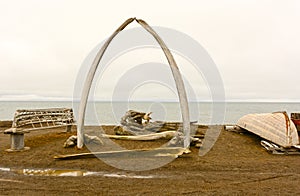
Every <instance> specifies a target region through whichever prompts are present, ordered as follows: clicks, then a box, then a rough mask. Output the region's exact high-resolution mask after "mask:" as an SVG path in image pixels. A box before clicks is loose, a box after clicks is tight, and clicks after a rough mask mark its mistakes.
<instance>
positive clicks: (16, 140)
mask: <svg viewBox="0 0 300 196" xmlns="http://www.w3.org/2000/svg"><path fill="white" fill-rule="evenodd" d="M29 149H30V148H29V147H25V146H24V133H12V134H10V149H7V150H6V151H7V152H15V151H23V150H29Z"/></svg>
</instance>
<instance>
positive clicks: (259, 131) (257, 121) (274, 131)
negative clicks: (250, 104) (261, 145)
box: [237, 112, 299, 148]
mask: <svg viewBox="0 0 300 196" xmlns="http://www.w3.org/2000/svg"><path fill="white" fill-rule="evenodd" d="M237 125H238V126H239V127H241V128H243V129H246V130H248V131H250V132H252V133H254V134H256V135H258V136H260V137H262V138H264V139H266V140H269V141H271V142H273V143H275V144H277V145H280V146H282V147H284V148H290V147H292V146H295V145H298V144H299V136H298V133H297V129H296V127H295V125H294V123H293V122H292V121H291V120H290V119H289V117H288V114H287V113H286V112H274V113H265V114H248V115H245V116H243V117H242V118H240V119H239V120H238V122H237Z"/></svg>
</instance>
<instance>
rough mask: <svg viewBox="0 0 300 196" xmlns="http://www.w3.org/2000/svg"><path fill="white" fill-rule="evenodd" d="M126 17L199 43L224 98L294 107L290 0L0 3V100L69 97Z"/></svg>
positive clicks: (295, 59) (295, 53)
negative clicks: (84, 67) (90, 59)
mask: <svg viewBox="0 0 300 196" xmlns="http://www.w3.org/2000/svg"><path fill="white" fill-rule="evenodd" d="M129 17H137V18H141V19H144V20H145V21H147V22H148V23H149V24H150V25H153V26H162V27H168V28H172V29H175V30H177V31H180V32H184V33H186V34H187V35H189V36H190V37H192V38H194V39H195V40H196V41H197V42H198V43H200V44H201V45H202V46H203V47H204V48H205V49H206V50H207V52H208V53H209V54H210V56H211V57H212V59H213V60H214V62H215V64H216V65H217V68H218V70H219V72H220V75H221V77H222V79H223V83H224V88H225V93H226V99H227V100H262V101H268V100H274V101H300V25H299V21H300V1H298V0H288V1H285V0H273V1H271V0H257V1H255V0H243V1H240V0H235V1H233V0H220V1H216V0H210V1H199V0H191V1H174V0H173V1H168V0H164V1H162V0H159V1H157V0H152V1H140V0H136V1H131V0H126V1H113V0H110V1H100V0H97V1H90V0H89V1H83V0H82V1H74V0H72V1H71V0H70V1H63V0H57V1H55V0H51V1H50V0H48V1H46V0H44V1H41V0H36V1H33V0H26V1H22V0H19V1H15V0H0V100H13V99H15V100H36V99H41V98H42V99H49V100H51V99H52V100H67V99H72V96H73V89H74V84H75V79H76V76H77V74H78V71H79V70H80V67H81V64H82V62H83V61H84V59H85V57H86V56H87V55H88V54H89V52H90V51H91V50H92V49H93V48H94V47H95V46H96V45H97V44H98V43H100V42H101V41H103V40H104V39H105V38H107V37H108V36H110V35H111V33H112V32H113V31H114V30H115V29H116V28H117V27H118V26H119V25H120V24H121V23H122V22H123V21H125V20H126V19H127V18H129ZM136 26H138V25H137V24H131V27H136ZM124 62H127V61H124ZM128 63H130V62H128ZM179 67H180V65H179ZM108 78H109V77H108ZM112 78H113V77H112ZM107 81H108V82H109V79H108V80H107ZM190 82H191V83H192V86H198V87H199V86H201V85H204V84H201V83H200V84H198V83H196V84H193V81H190ZM204 86H205V85H204ZM147 88H148V89H149V88H150V89H151V87H147ZM104 89H105V88H104ZM101 92H102V93H103V96H102V97H101V95H100V98H104V99H105V98H106V97H109V92H103V91H101ZM150 92H151V91H150ZM147 93H149V91H144V92H143V90H142V89H139V90H137V93H136V96H137V98H141V99H142V98H143V95H146V94H147ZM139 96H140V97H139ZM161 96H162V97H165V98H166V97H168V96H169V92H166V93H165V94H163V93H162V95H161ZM205 96H206V95H205ZM205 96H203V97H205ZM197 97H200V99H201V91H199V93H198V94H197Z"/></svg>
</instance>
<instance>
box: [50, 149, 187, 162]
mask: <svg viewBox="0 0 300 196" xmlns="http://www.w3.org/2000/svg"><path fill="white" fill-rule="evenodd" d="M187 153H190V150H189V149H186V148H178V147H173V148H156V149H137V150H120V151H106V152H89V153H79V154H69V155H56V156H54V159H60V160H68V159H80V158H94V157H98V158H122V157H131V158H133V157H163V156H174V157H178V156H180V155H183V154H187Z"/></svg>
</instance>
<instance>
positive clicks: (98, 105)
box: [0, 101, 300, 125]
mask: <svg viewBox="0 0 300 196" xmlns="http://www.w3.org/2000/svg"><path fill="white" fill-rule="evenodd" d="M78 106H79V104H78V103H72V102H71V101H70V102H67V101H65V102H59V101H53V102H48V101H34V102H29V101H18V102H17V101H4V102H0V120H12V119H13V117H14V112H15V111H16V110H17V109H37V108H57V107H66V108H74V114H75V118H76V116H77V113H78ZM129 109H132V110H137V111H141V112H150V111H151V112H153V113H152V114H151V117H152V120H159V121H180V120H181V112H180V105H179V103H176V102H91V103H89V104H88V107H87V111H86V116H85V124H86V125H112V124H119V122H120V119H121V117H122V116H123V115H124V114H125V112H126V111H127V110H129ZM189 109H190V119H191V121H197V122H198V123H200V124H207V125H212V124H235V123H236V122H237V120H238V119H239V118H240V117H242V116H243V115H246V114H250V113H270V112H276V111H287V112H288V114H290V113H292V112H300V103H295V102H293V103H290V102H288V103H283V102H280V103H274V102H224V103H223V102H222V103H220V102H219V103H210V102H192V103H189Z"/></svg>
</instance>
